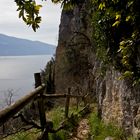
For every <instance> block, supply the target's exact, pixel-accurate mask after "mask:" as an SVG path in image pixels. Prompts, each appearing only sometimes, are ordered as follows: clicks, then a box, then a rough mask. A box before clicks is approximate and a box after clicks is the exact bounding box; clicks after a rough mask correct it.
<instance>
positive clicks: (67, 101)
mask: <svg viewBox="0 0 140 140" xmlns="http://www.w3.org/2000/svg"><path fill="white" fill-rule="evenodd" d="M70 92H71V88H68V93H67V95H70ZM69 104H70V96H66V105H65V118H68V115H69Z"/></svg>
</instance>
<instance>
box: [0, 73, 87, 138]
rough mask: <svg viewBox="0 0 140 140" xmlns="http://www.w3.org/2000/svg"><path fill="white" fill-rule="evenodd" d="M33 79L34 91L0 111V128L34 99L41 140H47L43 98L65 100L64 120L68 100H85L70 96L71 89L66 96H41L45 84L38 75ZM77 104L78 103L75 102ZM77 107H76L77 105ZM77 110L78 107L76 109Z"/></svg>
mask: <svg viewBox="0 0 140 140" xmlns="http://www.w3.org/2000/svg"><path fill="white" fill-rule="evenodd" d="M34 78H35V89H34V90H33V91H31V92H30V93H28V94H27V95H26V96H24V97H22V98H21V99H19V100H18V101H16V102H15V103H14V104H12V105H10V106H8V107H7V108H5V109H3V110H2V111H0V126H2V125H3V124H4V123H5V122H6V121H8V120H9V119H10V118H12V117H14V115H15V114H17V113H18V112H19V111H20V110H21V109H23V108H24V107H25V106H26V105H27V104H29V103H30V102H31V101H32V100H34V99H36V100H37V103H38V110H39V117H40V126H41V129H42V137H41V140H48V133H50V132H51V131H50V130H49V128H48V127H47V126H48V125H47V123H48V122H47V119H46V112H45V109H44V106H45V105H44V98H47V99H50V98H57V99H58V98H66V103H65V118H68V117H69V104H70V98H77V99H78V97H80V98H85V96H83V95H72V94H71V88H68V93H67V94H43V93H44V90H45V84H42V83H41V76H40V73H35V74H34ZM77 104H78V102H77ZM77 106H78V105H77ZM77 108H78V107H77Z"/></svg>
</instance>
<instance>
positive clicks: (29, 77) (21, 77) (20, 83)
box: [0, 55, 52, 107]
mask: <svg viewBox="0 0 140 140" xmlns="http://www.w3.org/2000/svg"><path fill="white" fill-rule="evenodd" d="M51 57H52V55H33V56H0V106H1V107H2V106H4V105H5V104H6V100H5V99H6V98H7V96H8V94H9V92H12V93H14V94H13V97H12V98H13V100H17V99H18V98H20V97H21V96H24V95H25V94H27V93H28V92H29V91H31V90H33V88H34V73H37V72H41V70H42V69H44V68H45V66H46V64H47V62H48V61H49V60H50V59H51Z"/></svg>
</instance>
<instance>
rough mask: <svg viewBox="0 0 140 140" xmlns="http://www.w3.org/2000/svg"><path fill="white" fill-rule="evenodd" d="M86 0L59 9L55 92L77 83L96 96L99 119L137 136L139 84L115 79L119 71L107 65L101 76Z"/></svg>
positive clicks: (138, 133)
mask: <svg viewBox="0 0 140 140" xmlns="http://www.w3.org/2000/svg"><path fill="white" fill-rule="evenodd" d="M90 10H91V8H90V5H89V3H88V0H87V1H86V2H85V3H84V4H82V5H79V6H76V8H74V10H71V11H64V10H63V12H62V17H61V24H60V29H59V43H58V47H57V50H56V75H55V76H56V77H55V81H56V83H55V84H56V91H57V92H64V90H67V88H68V87H76V86H79V87H80V88H81V90H83V91H84V92H89V93H90V94H91V96H93V97H96V101H97V103H98V111H99V115H100V116H101V118H102V119H103V120H104V121H105V122H106V123H107V122H113V123H116V124H118V125H119V126H121V127H123V128H124V130H125V132H126V133H127V134H133V136H134V137H136V138H137V139H139V138H140V87H132V86H131V85H130V82H129V80H118V79H119V77H120V75H121V73H120V72H119V71H117V70H115V69H114V67H112V66H108V68H107V70H106V71H105V72H104V75H101V71H102V70H101V67H102V62H100V61H99V60H98V59H97V57H96V54H95V51H94V42H93V40H92V33H94V31H93V30H92V28H91V19H90Z"/></svg>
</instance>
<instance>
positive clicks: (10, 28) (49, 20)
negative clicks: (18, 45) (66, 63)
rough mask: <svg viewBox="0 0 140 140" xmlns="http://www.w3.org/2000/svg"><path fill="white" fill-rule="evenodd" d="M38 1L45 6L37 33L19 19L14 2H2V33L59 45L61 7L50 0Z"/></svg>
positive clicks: (2, 0) (4, 0) (3, 0)
mask: <svg viewBox="0 0 140 140" xmlns="http://www.w3.org/2000/svg"><path fill="white" fill-rule="evenodd" d="M36 1H37V3H38V4H41V5H43V8H42V9H41V12H40V15H41V16H42V23H41V24H40V28H39V29H38V30H37V32H33V30H32V29H31V27H28V26H27V25H25V23H24V22H23V21H22V19H19V18H18V12H17V11H16V9H17V7H16V3H15V2H14V0H0V33H2V34H6V35H10V36H15V37H19V38H25V39H30V40H38V41H43V42H46V43H50V44H55V45H57V40H58V30H59V24H60V14H61V8H60V5H54V4H52V3H51V2H50V0H47V1H43V2H42V0H36Z"/></svg>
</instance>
